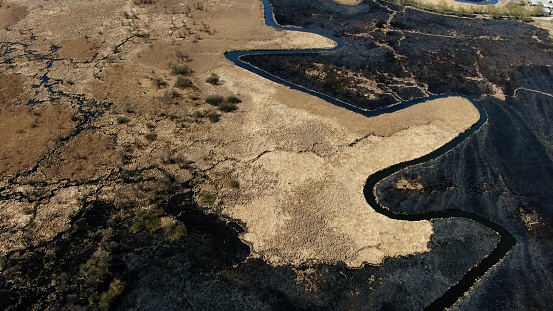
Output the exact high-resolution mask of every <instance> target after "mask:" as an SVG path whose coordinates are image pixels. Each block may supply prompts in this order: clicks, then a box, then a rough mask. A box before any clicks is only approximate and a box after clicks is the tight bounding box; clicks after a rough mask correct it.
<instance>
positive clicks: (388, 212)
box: [225, 0, 516, 310]
mask: <svg viewBox="0 0 553 311" xmlns="http://www.w3.org/2000/svg"><path fill="white" fill-rule="evenodd" d="M261 1H262V2H263V6H264V12H265V23H266V24H267V25H268V26H271V27H274V28H276V29H280V30H289V31H300V32H308V33H315V34H318V35H321V36H324V37H326V38H329V39H331V40H334V41H335V42H336V46H335V47H334V48H330V49H299V50H280V51H279V50H256V51H232V52H227V53H226V54H225V55H226V57H227V59H229V60H230V61H232V62H233V63H234V64H235V65H237V66H239V67H241V68H244V69H247V70H249V71H251V72H253V73H255V74H257V75H259V76H261V77H263V78H266V79H269V80H271V81H273V82H277V83H280V84H282V85H285V86H287V87H290V88H292V89H295V90H299V91H302V92H305V93H307V94H310V95H313V96H317V97H319V98H321V99H323V100H325V101H327V102H329V103H332V104H334V105H336V106H339V107H343V108H346V109H348V110H350V111H353V112H355V113H359V114H362V115H364V116H366V117H369V118H370V117H374V116H378V115H381V114H387V113H393V112H395V111H399V110H402V109H405V108H407V107H410V106H413V105H416V104H419V103H421V102H424V101H427V100H431V99H434V98H439V97H447V96H451V95H456V94H442V95H439V96H433V97H427V98H422V99H416V100H410V101H404V102H402V103H399V104H397V105H393V106H389V107H385V108H382V109H377V110H364V109H361V108H358V107H355V106H353V105H350V104H348V103H347V102H345V101H341V100H338V99H336V98H333V97H331V96H328V95H326V94H323V93H320V92H316V91H314V90H311V89H308V88H305V87H302V86H300V85H297V84H294V83H291V82H289V81H286V80H284V79H281V78H279V77H277V76H275V75H272V74H270V73H268V72H266V71H263V70H261V69H259V68H257V67H255V66H253V65H251V64H249V63H247V62H244V61H242V60H241V59H240V58H241V57H243V56H246V55H267V54H295V53H297V54H299V53H302V54H306V53H332V52H334V51H337V50H339V49H341V48H343V47H344V46H345V44H346V43H345V42H344V41H343V40H341V39H340V38H337V37H334V36H330V35H328V34H325V33H323V32H321V31H316V30H310V29H305V28H298V27H284V26H281V25H279V24H278V23H277V22H276V20H275V18H274V15H273V10H272V6H271V4H270V3H269V0H261ZM456 96H459V95H456ZM471 102H472V103H473V105H474V106H475V107H476V108H477V109H478V111H479V113H480V118H479V120H478V122H477V123H475V124H474V125H473V126H472V127H471V128H469V129H468V130H466V131H465V132H463V133H461V134H460V135H459V136H457V137H456V138H454V139H453V140H451V141H450V142H448V143H447V144H445V145H443V146H442V147H440V148H438V149H436V150H434V151H433V152H431V153H429V154H427V155H425V156H423V157H420V158H417V159H414V160H411V161H407V162H403V163H399V164H396V165H393V166H391V167H389V168H387V169H384V170H381V171H379V172H377V173H375V174H373V175H371V176H369V177H368V179H367V182H366V184H365V187H364V195H365V199H366V200H367V202H368V203H369V205H370V206H371V207H372V208H374V210H375V211H377V212H378V213H381V214H383V215H385V216H387V217H389V218H392V219H398V220H408V221H420V220H434V219H442V218H467V219H471V220H473V221H475V222H478V223H480V224H481V225H483V226H485V227H487V228H489V229H490V230H493V231H495V232H496V233H497V234H498V235H499V236H500V242H499V243H498V245H497V246H496V247H495V248H494V249H493V251H492V252H491V253H489V254H488V255H487V256H486V257H484V258H483V259H482V260H481V261H480V262H479V263H478V264H477V265H475V266H473V267H472V268H471V269H470V270H469V271H467V272H466V273H465V274H464V275H463V277H462V278H461V279H459V280H458V282H457V283H455V284H452V285H451V287H450V288H449V289H448V290H447V291H446V292H444V293H443V294H442V295H441V296H440V297H437V298H436V299H435V300H434V301H433V302H432V303H430V304H429V305H428V306H426V308H425V309H426V310H443V309H445V308H447V307H450V306H452V305H453V304H454V303H455V302H456V301H458V300H459V299H460V298H461V297H463V296H464V295H466V294H467V293H468V291H469V290H470V289H471V287H472V286H473V285H474V284H475V283H476V282H477V281H478V279H480V278H481V277H483V276H484V275H485V274H486V273H487V272H488V271H489V270H490V269H491V268H492V267H493V266H495V265H496V264H498V263H499V262H501V260H502V259H503V258H504V257H505V256H506V255H507V253H508V252H509V251H510V250H511V249H512V248H513V246H514V245H515V244H516V239H515V237H514V236H513V235H512V234H511V233H510V232H509V231H508V230H507V229H505V228H504V227H502V226H500V225H498V224H497V223H494V222H492V221H490V220H488V219H486V218H484V217H482V216H479V215H477V214H474V213H470V212H466V211H463V210H460V209H447V210H442V211H438V212H429V213H418V214H402V213H395V212H393V208H392V209H390V208H388V207H385V206H383V205H381V204H380V203H379V200H378V198H377V197H376V194H375V188H376V186H377V185H378V184H379V183H380V182H381V181H382V180H384V179H386V178H388V177H389V176H391V175H393V174H395V173H397V172H399V171H401V170H403V169H405V168H408V167H411V166H414V165H419V164H422V163H425V162H427V161H430V160H433V159H436V158H438V157H440V156H442V155H444V154H446V153H447V152H449V151H451V150H452V149H454V148H455V147H456V146H458V145H459V144H460V143H462V142H463V141H465V140H466V139H468V138H469V137H470V136H471V135H472V134H474V133H475V132H477V131H478V130H479V129H480V128H481V127H482V126H483V125H484V124H485V123H486V120H487V116H486V112H485V111H484V109H483V108H482V106H481V105H479V104H477V103H475V102H473V101H471Z"/></svg>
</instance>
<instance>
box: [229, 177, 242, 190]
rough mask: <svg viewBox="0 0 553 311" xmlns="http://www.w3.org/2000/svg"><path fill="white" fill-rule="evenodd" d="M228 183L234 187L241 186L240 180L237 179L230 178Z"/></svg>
mask: <svg viewBox="0 0 553 311" xmlns="http://www.w3.org/2000/svg"><path fill="white" fill-rule="evenodd" d="M228 185H229V186H230V187H231V188H232V189H238V188H240V182H238V180H236V179H231V180H229V182H228Z"/></svg>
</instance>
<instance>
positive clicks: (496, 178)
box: [245, 0, 553, 310]
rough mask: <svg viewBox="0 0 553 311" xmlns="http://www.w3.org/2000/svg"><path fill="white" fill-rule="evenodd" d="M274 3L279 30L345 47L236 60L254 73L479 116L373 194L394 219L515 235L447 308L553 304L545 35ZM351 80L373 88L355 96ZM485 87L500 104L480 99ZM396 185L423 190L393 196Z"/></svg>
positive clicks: (485, 23)
mask: <svg viewBox="0 0 553 311" xmlns="http://www.w3.org/2000/svg"><path fill="white" fill-rule="evenodd" d="M272 3H273V6H274V8H275V14H276V18H277V21H278V22H280V23H281V24H290V25H296V26H301V27H308V28H315V29H319V30H324V31H325V32H328V33H329V34H332V35H335V36H338V37H340V38H342V39H343V40H344V41H346V43H347V46H346V47H345V48H344V49H343V50H341V51H339V52H337V53H327V54H320V55H301V56H300V55H274V56H263V57H258V56H251V57H248V58H247V59H245V60H247V61H248V62H251V63H252V64H254V65H255V66H258V67H260V68H261V69H263V70H266V71H269V72H271V73H275V74H277V75H279V76H282V77H285V78H286V79H288V80H290V81H292V82H294V83H298V84H300V85H305V86H307V87H309V88H312V89H314V90H319V91H323V90H324V91H325V92H326V93H327V94H330V95H333V96H335V97H337V98H340V99H343V100H345V101H349V102H351V103H353V104H355V105H358V106H359V107H362V108H367V109H377V108H379V107H383V106H387V105H390V104H394V103H397V102H399V101H400V100H405V99H411V98H416V97H420V96H426V95H427V94H444V93H455V94H460V95H465V96H467V97H469V98H472V99H474V100H476V101H477V102H479V103H481V104H482V105H483V106H484V108H485V110H486V112H487V113H488V124H487V125H485V126H484V128H483V129H482V130H481V131H479V132H477V133H476V134H475V135H474V137H472V138H471V139H469V140H468V141H467V142H465V143H464V144H462V145H460V146H459V147H458V148H456V149H454V150H453V151H452V152H450V153H448V154H447V155H446V156H444V157H442V158H440V159H438V160H434V161H431V162H428V163H426V164H424V165H422V166H419V167H415V168H412V169H409V170H407V171H406V172H403V173H400V174H396V175H395V176H394V177H392V178H390V179H389V180H387V181H385V182H383V183H382V184H381V186H380V187H379V188H378V195H379V198H380V199H381V202H382V203H383V204H384V205H386V206H389V207H391V208H392V209H393V210H394V211H397V212H407V213H422V212H426V211H434V210H441V209H447V208H460V209H463V210H466V211H470V212H474V213H477V214H479V215H482V216H484V217H486V218H488V219H490V220H492V221H494V222H497V223H499V224H501V225H502V226H505V227H506V228H507V229H508V230H509V231H511V232H512V233H513V234H514V235H515V236H516V238H517V240H518V244H517V246H516V247H515V248H514V249H513V250H512V252H511V253H510V254H509V255H508V257H507V258H506V259H505V261H504V262H503V263H501V264H500V265H499V266H498V267H497V268H496V269H494V270H492V271H490V274H489V275H488V276H487V277H485V278H484V279H483V280H482V281H481V282H480V283H479V285H478V286H477V288H476V289H475V290H474V291H472V294H471V295H470V296H469V297H468V298H466V299H464V300H462V301H461V303H460V304H459V305H458V306H456V308H458V309H461V310H492V309H504V308H514V309H525V310H526V309H546V308H548V306H549V305H550V304H551V303H552V302H553V298H552V297H553V296H552V293H553V285H552V284H551V281H550V280H551V277H552V275H553V265H552V264H551V263H550V261H549V260H548V258H550V257H551V254H552V253H553V243H552V242H551V240H552V238H553V231H552V230H551V225H552V223H553V218H552V217H553V206H552V205H551V202H552V200H551V199H552V195H553V192H552V190H551V189H553V188H552V176H553V163H552V162H551V155H552V154H551V143H552V132H551V131H552V130H551V126H550V124H549V123H550V121H551V118H552V116H553V114H552V108H551V104H552V102H553V96H552V95H551V94H552V93H553V89H552V87H551V82H552V70H551V67H550V66H549V65H548V64H550V63H551V61H552V60H553V57H552V54H551V41H550V39H549V38H548V35H547V33H546V32H545V31H544V30H541V29H538V28H535V27H533V26H531V25H529V24H521V23H518V22H514V21H498V20H484V19H476V20H475V19H465V18H454V17H447V16H439V15H435V14H428V13H425V12H421V11H417V10H412V9H403V8H400V7H397V6H395V5H391V4H387V3H384V2H381V3H377V2H372V1H365V2H363V4H362V5H360V6H357V7H353V8H346V9H341V10H340V9H339V6H337V5H336V4H334V3H333V2H331V1H312V2H310V3H309V4H300V3H297V2H294V1H288V0H274V1H272ZM300 6H301V8H300ZM296 12H302V13H301V14H298V13H296ZM315 69H318V70H320V71H319V74H314V73H313V72H314V71H315ZM320 73H322V74H320ZM360 78H366V79H367V80H370V81H372V82H373V83H372V87H373V88H374V87H376V89H371V88H370V87H363V86H362V85H361V87H360V88H359V87H357V88H355V86H356V85H358V84H359V83H362V82H363V80H361V79H360ZM406 79H407V80H411V79H412V80H414V81H416V82H415V83H411V84H408V83H405V82H404V81H405V80H406ZM302 81H307V82H302ZM494 85H495V86H494ZM494 88H495V89H496V90H497V88H499V89H501V91H502V92H503V93H504V95H506V97H505V100H500V99H498V98H494V97H491V96H489V95H490V94H492V93H493V89H494ZM406 90H409V91H408V92H406ZM382 91H383V92H388V93H389V95H387V94H385V95H381V94H380V93H381V92H382ZM367 98H368V99H369V100H368V101H367V100H366V99H367ZM398 179H408V180H411V181H414V182H416V183H418V184H421V185H422V186H423V188H424V189H423V190H405V189H403V190H400V189H397V188H396V187H395V184H396V181H397V180H398ZM474 242H475V243H479V241H478V240H475V241H474ZM396 307H398V306H397V305H396ZM399 308H400V309H401V307H399Z"/></svg>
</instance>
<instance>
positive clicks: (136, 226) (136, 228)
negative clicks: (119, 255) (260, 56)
mask: <svg viewBox="0 0 553 311" xmlns="http://www.w3.org/2000/svg"><path fill="white" fill-rule="evenodd" d="M142 230H144V222H142V221H135V222H134V223H133V224H132V226H131V227H130V228H129V232H130V233H132V234H136V233H138V232H140V231H142Z"/></svg>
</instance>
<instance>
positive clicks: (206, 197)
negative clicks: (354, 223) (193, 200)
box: [200, 191, 215, 205]
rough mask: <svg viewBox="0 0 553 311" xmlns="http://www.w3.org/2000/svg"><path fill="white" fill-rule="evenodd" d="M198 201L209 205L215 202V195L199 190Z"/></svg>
mask: <svg viewBox="0 0 553 311" xmlns="http://www.w3.org/2000/svg"><path fill="white" fill-rule="evenodd" d="M200 202H202V203H203V204H207V205H211V204H213V203H215V195H213V194H211V193H209V192H207V191H202V192H200Z"/></svg>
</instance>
